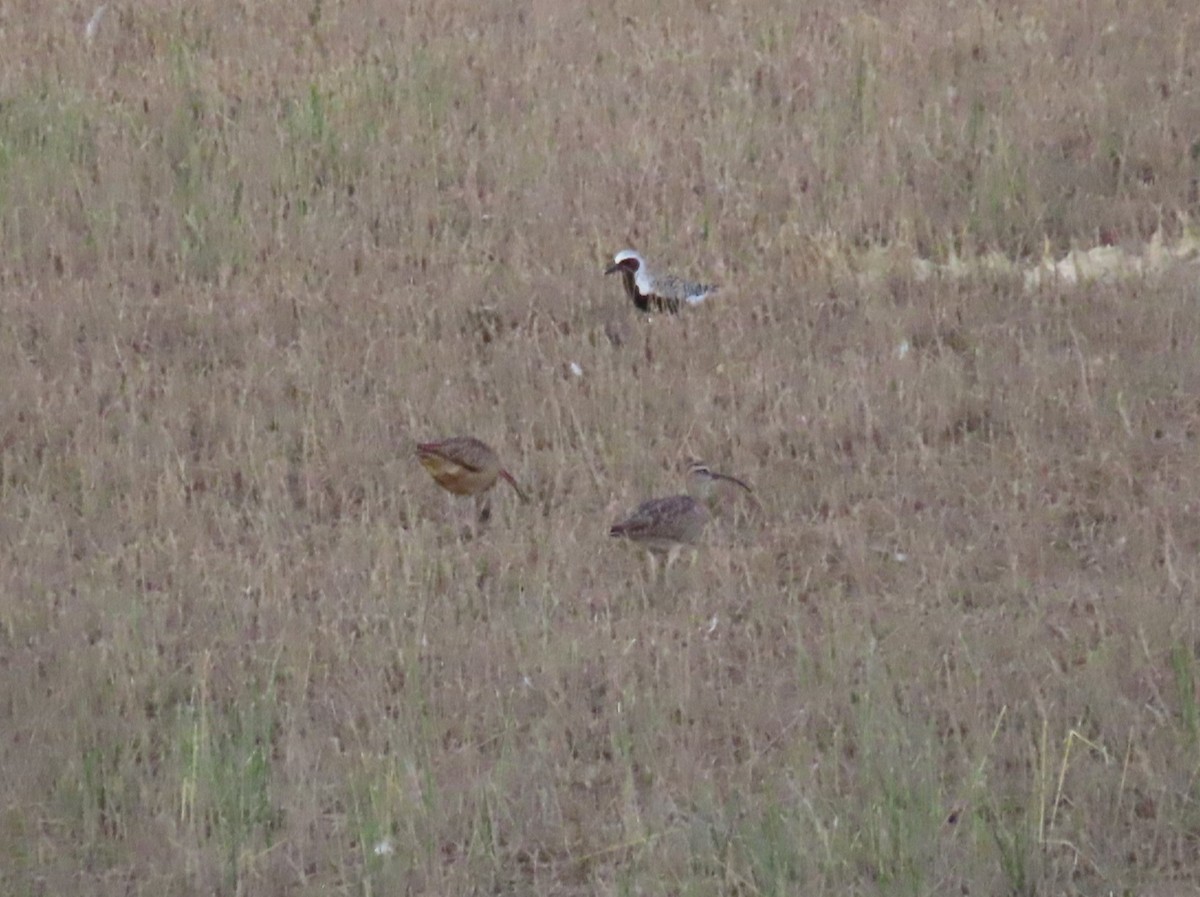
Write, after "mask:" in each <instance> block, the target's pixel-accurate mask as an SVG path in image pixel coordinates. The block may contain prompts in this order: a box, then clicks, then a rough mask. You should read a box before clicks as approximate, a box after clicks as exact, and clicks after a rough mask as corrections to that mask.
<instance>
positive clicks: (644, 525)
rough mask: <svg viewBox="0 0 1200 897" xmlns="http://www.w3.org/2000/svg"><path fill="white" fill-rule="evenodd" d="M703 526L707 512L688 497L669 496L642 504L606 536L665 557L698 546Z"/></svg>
mask: <svg viewBox="0 0 1200 897" xmlns="http://www.w3.org/2000/svg"><path fill="white" fill-rule="evenodd" d="M707 523H708V510H707V509H706V508H705V507H704V505H703V504H702V503H701V502H699V501H697V500H696V499H694V498H692V497H691V496H690V495H671V496H668V497H666V498H652V499H650V500H649V501H645V502H642V503H641V504H640V505H638V506H637V508H636V509H634V511H633V513H632V514H630V515H629V516H628V517H626V518H625V519H624V520H621V521H618V522H617V523H614V524H613V525H612V528H611V529H609V531H608V534H609V535H610V536H615V537H617V538H622V539H628V540H630V541H631V542H634V543H636V544H638V545H640V546H642V547H643V548H645V549H647V550H648V551H652V552H657V553H660V554H666V553H669V552H671V551H672V550H674V549H676V548H679V547H681V546H685V545H695V544H696V543H697V542H699V541H700V536H701V535H702V534H703V532H704V527H705V525H706V524H707Z"/></svg>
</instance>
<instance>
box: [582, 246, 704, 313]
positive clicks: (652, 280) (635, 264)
mask: <svg viewBox="0 0 1200 897" xmlns="http://www.w3.org/2000/svg"><path fill="white" fill-rule="evenodd" d="M604 273H605V274H618V273H619V274H620V275H621V280H622V282H623V283H624V284H625V292H626V293H627V294H628V295H629V298H630V299H632V300H633V304H634V305H635V306H636V307H637V309H638V311H665V312H668V313H670V314H677V313H678V312H679V307H680V305H699V304H700V303H701V302H703V301H704V300H705V299H707V298H708V297H709V296H711V295H712V294H713V293H714V292H716V290H717V287H715V286H713V285H711V284H706V283H694V282H692V281H690V280H684V279H683V278H681V277H675V276H674V275H672V274H655V273H653V272H652V271H651V270H650V268H649V267H648V266H647V265H646V260H645V259H644V258H642V256H641V255H640V254H639V253H637V252H635V251H634V250H632V249H622V250H621V251H620V252H618V253H617V254H616V255H615V256H613V263H612V264H611V265H610V266H609V267H608V269H607V270H606V271H605V272H604Z"/></svg>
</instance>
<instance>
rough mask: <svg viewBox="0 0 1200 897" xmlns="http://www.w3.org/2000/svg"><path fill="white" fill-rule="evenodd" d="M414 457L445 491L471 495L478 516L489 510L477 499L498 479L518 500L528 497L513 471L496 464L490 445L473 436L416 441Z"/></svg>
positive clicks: (484, 517)
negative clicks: (513, 492)
mask: <svg viewBox="0 0 1200 897" xmlns="http://www.w3.org/2000/svg"><path fill="white" fill-rule="evenodd" d="M417 460H419V461H420V462H421V466H422V467H424V468H425V469H426V470H427V471H429V475H430V476H431V477H433V479H434V481H435V482H436V483H437V484H438V485H439V486H441V487H442V488H443V489H445V490H446V491H447V492H449V493H451V494H452V495H469V496H471V497H473V498H474V499H475V502H476V507H477V509H478V512H479V518H480V520H486V519H487V517H488V515H489V513H490V508H489V507H488V506H487V505H486V504H482V503H481V502H482V501H484V500H485V499H484V494H485V493H486V492H487V491H488V490H489V489H491V488H492V487H493V486H494V485H496V480H498V479H503V480H505V481H507V482H508V484H509V485H510V486H512V487H513V489H514V490H515V491H516V493H517V495H518V496H519V497H520V499H521V501H524V502H527V501H529V498H528V496H526V495H525V493H524V492H523V491H522V490H521V487H520V486H518V485H517V481H516V480H515V479H513V475H512V474H511V473H509V472H508V471H507V470H505V469H504V468H503V467H501V466H500V458H499V456H497V454H496V453H495V452H494V451H493V450H492V447H491V446H490V445H488V444H487V443H486V442H482V441H481V440H478V439H476V438H475V437H474V436H455V437H453V438H451V439H443V440H441V441H439V442H422V443H418V445H417Z"/></svg>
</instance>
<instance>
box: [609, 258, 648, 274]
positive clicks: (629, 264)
mask: <svg viewBox="0 0 1200 897" xmlns="http://www.w3.org/2000/svg"><path fill="white" fill-rule="evenodd" d="M641 266H642V263H641V262H639V261H638V260H637V259H636V258H623V259H621V260H620V261H619V262H617V263H616V264H613V265H610V266H609V267H608V269H607V270H606V271H605V272H604V273H605V274H616V273H617V272H618V271H628V272H629V273H630V274H637V272H638V268H640V267H641Z"/></svg>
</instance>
